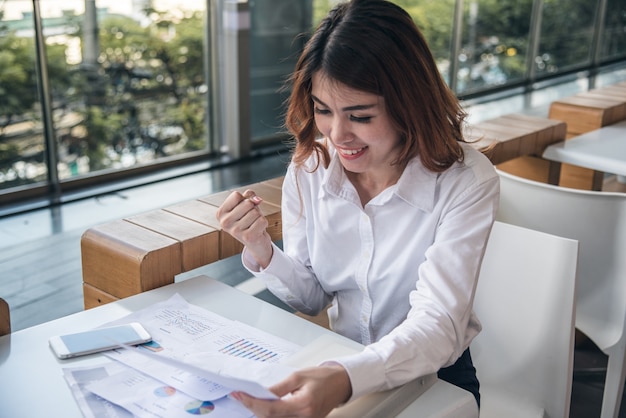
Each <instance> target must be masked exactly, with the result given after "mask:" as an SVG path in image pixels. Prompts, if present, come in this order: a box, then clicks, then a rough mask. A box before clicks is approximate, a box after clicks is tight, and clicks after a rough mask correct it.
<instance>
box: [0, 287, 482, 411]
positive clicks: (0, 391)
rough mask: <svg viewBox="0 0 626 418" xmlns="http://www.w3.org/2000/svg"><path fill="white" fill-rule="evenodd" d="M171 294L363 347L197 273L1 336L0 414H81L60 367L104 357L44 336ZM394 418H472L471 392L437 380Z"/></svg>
mask: <svg viewBox="0 0 626 418" xmlns="http://www.w3.org/2000/svg"><path fill="white" fill-rule="evenodd" d="M175 293H179V294H180V295H181V296H183V297H184V298H185V299H186V300H187V301H188V302H189V303H192V304H195V305H198V306H201V307H203V308H205V309H208V310H210V311H213V312H215V313H217V314H219V315H222V316H224V317H227V318H230V319H233V320H238V321H241V322H244V323H246V324H248V325H251V326H253V327H256V328H258V329H261V330H263V331H266V332H269V333H272V334H274V335H277V336H279V337H282V338H285V339H287V340H289V341H292V342H294V343H296V344H299V345H302V346H305V345H307V344H310V343H311V342H313V341H314V340H316V339H317V338H318V337H320V336H323V335H331V336H332V337H333V338H337V339H338V341H340V342H341V343H342V344H345V345H347V346H351V347H354V348H356V349H360V348H361V346H360V345H359V344H357V343H355V342H353V341H350V340H348V339H346V338H343V337H341V336H339V335H337V334H334V333H332V332H330V331H328V330H326V329H324V328H322V327H319V326H317V325H315V324H313V323H311V322H308V321H306V320H304V319H302V318H299V317H297V316H296V315H292V314H290V313H288V312H286V311H284V310H282V309H280V308H277V307H275V306H273V305H271V304H269V303H266V302H264V301H262V300H260V299H258V298H255V297H253V296H250V295H247V294H245V293H243V292H240V291H238V290H236V289H234V288H232V287H230V286H227V285H225V284H223V283H221V282H218V281H215V280H213V279H209V278H208V277H206V276H199V277H195V278H192V279H189V280H185V281H183V282H180V283H175V284H172V285H169V286H164V287H161V288H158V289H155V290H152V291H149V292H144V293H141V294H139V295H136V296H132V297H129V298H126V299H123V300H120V301H118V302H114V303H110V304H107V305H104V306H100V307H98V308H94V309H90V310H87V311H83V312H79V313H76V314H73V315H69V316H66V317H64V318H61V319H57V320H54V321H50V322H47V323H45V324H41V325H37V326H34V327H31V328H27V329H23V330H20V331H17V332H14V333H13V334H10V335H5V336H3V337H0V415H2V416H3V417H4V416H7V417H11V418H31V417H48V416H49V417H63V418H79V417H82V414H81V412H80V409H79V408H78V406H77V404H76V402H75V401H74V398H73V396H72V393H71V391H70V389H69V387H68V386H67V384H66V382H65V380H64V378H63V374H62V368H63V367H75V366H90V365H95V364H99V363H102V362H105V361H108V360H107V359H106V358H105V357H103V356H102V355H99V354H94V355H91V356H85V357H82V358H76V359H70V360H58V359H57V358H56V357H55V356H54V354H53V353H52V351H50V349H49V348H48V338H50V337H51V336H53V335H57V334H64V333H69V332H77V331H81V330H84V329H86V328H91V327H96V326H99V325H102V324H104V323H107V322H110V321H112V320H115V319H118V318H121V317H123V316H126V315H128V314H129V313H131V312H134V311H137V310H139V309H142V308H144V307H146V306H149V305H151V304H154V303H156V302H160V301H163V300H165V299H168V298H169V297H170V296H172V295H174V294H175ZM398 416H399V417H403V418H413V417H417V416H419V417H433V418H434V417H438V418H445V417H450V418H452V417H454V418H464V417H468V418H470V417H477V416H478V411H477V408H476V403H475V401H474V398H473V396H472V395H471V394H470V393H469V392H466V391H464V390H462V389H459V388H457V387H456V386H453V385H450V384H448V383H446V382H443V381H440V380H438V381H437V382H436V383H435V384H434V385H433V386H431V387H430V388H429V389H428V390H426V392H425V393H424V394H422V396H420V397H419V398H418V399H417V400H415V401H414V402H413V403H412V404H410V405H409V406H408V407H407V408H406V409H405V410H404V411H403V412H402V413H401V414H400V415H398Z"/></svg>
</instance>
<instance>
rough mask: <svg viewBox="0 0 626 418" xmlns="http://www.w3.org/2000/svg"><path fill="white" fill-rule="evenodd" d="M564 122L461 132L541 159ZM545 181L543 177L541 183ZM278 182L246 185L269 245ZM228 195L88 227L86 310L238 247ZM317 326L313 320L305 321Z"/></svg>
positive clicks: (503, 153)
mask: <svg viewBox="0 0 626 418" xmlns="http://www.w3.org/2000/svg"><path fill="white" fill-rule="evenodd" d="M565 132H566V127H565V124H564V123H563V122H560V121H555V120H550V119H545V118H538V117H533V116H525V115H506V116H502V117H500V118H496V119H493V120H490V121H486V122H483V123H477V124H475V125H474V126H472V127H471V128H469V129H467V132H466V135H467V137H468V138H470V139H475V140H477V141H476V142H474V143H473V145H474V147H476V148H477V149H478V150H480V151H481V152H483V153H485V155H487V157H489V158H490V160H491V161H492V162H493V163H494V164H504V163H506V162H508V161H513V160H516V159H519V158H520V157H532V158H535V159H539V156H540V155H541V154H542V152H543V150H544V148H545V147H546V146H547V145H549V144H551V143H554V142H559V141H562V140H564V139H565ZM545 180H546V181H548V180H549V179H548V178H547V177H546V179H545ZM282 182H283V177H278V178H275V179H271V180H267V181H262V182H258V183H255V184H250V185H246V186H243V187H240V188H238V189H235V190H239V191H241V192H243V191H244V190H246V189H253V190H255V192H256V193H257V194H258V195H260V196H261V197H262V198H263V203H262V204H261V205H260V208H261V211H262V212H263V214H264V215H265V216H266V217H267V218H268V220H269V226H268V232H269V234H270V236H271V237H272V239H273V240H275V241H277V240H280V239H281V238H282V224H281V212H280V211H281V187H282ZM231 192H232V190H227V191H223V192H219V193H214V194H211V195H208V196H203V197H200V198H197V199H193V200H190V201H186V202H181V203H178V204H175V205H171V206H168V207H165V208H162V209H159V210H155V211H150V212H147V213H143V214H139V215H135V216H129V217H127V218H124V219H119V220H115V221H113V222H108V223H105V224H102V225H97V226H95V227H93V228H89V229H88V230H87V231H85V233H84V234H83V236H82V238H81V256H82V269H83V292H84V306H85V309H89V308H92V307H95V306H99V305H102V304H104V303H109V302H111V301H114V300H118V299H120V298H124V297H127V296H131V295H133V294H137V293H140V292H144V291H146V290H150V289H154V288H157V287H160V286H164V285H166V284H170V283H173V282H174V277H175V276H176V275H178V274H180V273H183V272H186V271H189V270H192V269H195V268H197V267H200V266H203V265H206V264H209V263H212V262H214V261H217V260H221V259H225V258H227V257H230V256H232V255H235V254H238V253H240V252H241V251H242V245H241V244H240V243H239V242H238V241H236V240H235V239H234V238H233V237H231V236H230V235H229V234H227V233H226V232H224V231H222V230H221V227H220V225H219V223H218V221H217V219H216V217H215V214H216V211H217V209H218V207H219V206H220V205H221V204H222V202H223V201H224V199H226V197H227V196H228V195H229V194H230V193H231ZM311 319H313V320H318V318H311Z"/></svg>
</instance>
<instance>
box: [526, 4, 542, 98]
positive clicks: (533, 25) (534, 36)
mask: <svg viewBox="0 0 626 418" xmlns="http://www.w3.org/2000/svg"><path fill="white" fill-rule="evenodd" d="M542 11H543V0H535V1H533V8H532V12H531V16H530V34H529V35H530V40H529V49H528V56H527V57H526V74H527V75H528V83H527V91H530V90H532V89H533V84H534V83H535V81H536V79H537V67H536V66H535V58H536V57H537V56H538V55H539V44H540V42H541V22H542V18H543V13H542Z"/></svg>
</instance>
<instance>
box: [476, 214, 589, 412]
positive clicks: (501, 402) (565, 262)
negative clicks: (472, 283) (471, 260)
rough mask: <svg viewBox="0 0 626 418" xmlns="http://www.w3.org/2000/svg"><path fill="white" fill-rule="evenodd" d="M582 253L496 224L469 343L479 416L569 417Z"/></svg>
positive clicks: (569, 243) (557, 240)
mask: <svg viewBox="0 0 626 418" xmlns="http://www.w3.org/2000/svg"><path fill="white" fill-rule="evenodd" d="M577 255H578V243H577V242H576V241H575V240H570V239H566V238H562V237H557V236H553V235H549V234H545V233H542V232H538V231H533V230H530V229H526V228H522V227H518V226H515V225H510V224H506V223H501V222H496V223H495V224H494V226H493V229H492V231H491V235H490V237H489V242H488V244H487V249H486V252H485V257H484V259H483V264H482V267H481V271H480V277H479V280H478V287H477V289H476V298H475V301H474V310H475V311H476V314H477V315H478V318H479V320H480V321H481V323H482V325H483V330H482V331H481V332H480V334H478V336H477V337H476V338H475V339H474V341H473V342H472V344H471V350H472V358H473V360H474V364H475V366H476V370H477V374H478V379H479V381H480V385H481V388H480V389H481V417H509V418H511V417H524V416H525V417H529V416H544V413H545V416H549V417H551V418H567V417H568V416H569V405H570V398H571V387H572V368H573V358H574V308H575V303H574V300H575V287H576V264H577Z"/></svg>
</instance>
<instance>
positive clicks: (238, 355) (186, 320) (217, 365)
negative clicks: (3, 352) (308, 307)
mask: <svg viewBox="0 0 626 418" xmlns="http://www.w3.org/2000/svg"><path fill="white" fill-rule="evenodd" d="M128 322H140V323H141V324H142V325H143V326H144V328H146V330H147V331H148V332H149V333H150V335H151V336H152V341H151V342H150V343H147V344H143V345H141V346H138V347H137V348H127V349H117V350H113V351H109V352H105V353H104V355H105V356H106V357H108V358H109V359H111V360H114V361H113V363H115V364H117V365H119V366H122V368H123V370H122V371H120V372H119V373H107V374H102V376H101V378H99V379H92V380H91V381H90V382H89V383H88V384H85V385H82V386H80V387H77V389H76V390H75V391H74V396H75V398H76V399H77V402H78V404H79V406H81V409H83V411H84V410H85V409H87V408H86V407H85V402H83V401H79V398H81V397H82V398H83V400H84V399H85V398H90V397H91V395H90V394H96V395H98V396H99V397H101V398H102V400H103V401H104V400H106V401H108V402H111V403H112V404H115V405H118V406H120V407H122V408H124V410H126V411H130V412H131V413H132V414H133V415H135V416H139V417H160V416H163V417H177V416H178V413H179V412H180V411H181V408H182V409H185V408H184V406H188V405H192V403H193V402H196V403H198V402H199V404H198V405H199V406H198V408H200V409H201V410H202V411H205V412H203V413H206V411H208V410H209V409H210V408H213V409H210V410H211V413H212V416H213V417H216V418H217V417H220V416H224V417H239V416H242V417H248V416H250V413H249V411H247V410H245V408H243V407H242V406H241V404H240V403H238V402H236V401H234V400H232V399H230V398H229V397H228V394H229V393H230V392H232V391H245V392H247V393H250V394H251V395H253V396H257V397H260V398H268V399H272V398H276V396H275V395H274V394H273V393H272V392H270V391H269V389H267V388H268V387H270V386H271V385H273V384H274V383H277V382H279V381H280V380H282V379H284V378H285V377H286V376H287V375H288V374H289V373H291V372H292V370H293V369H292V368H289V367H287V366H283V365H281V364H279V362H280V361H282V360H284V359H285V358H288V357H290V356H291V355H292V354H294V353H295V352H297V351H298V350H300V346H298V345H297V344H293V343H291V342H289V341H286V340H284V339H282V338H279V337H276V336H274V335H271V334H268V333H266V332H263V331H260V330H258V329H256V328H253V327H250V326H248V325H246V324H243V323H241V322H238V321H233V320H230V319H227V318H224V317H222V316H220V315H217V314H215V313H213V312H210V311H208V310H206V309H203V308H201V307H199V306H195V305H191V304H189V303H188V302H187V301H185V300H184V299H183V298H182V297H181V296H180V295H174V296H172V297H171V298H170V299H168V300H166V301H163V302H160V303H157V304H154V305H152V306H150V307H147V308H145V309H142V310H140V311H137V312H134V313H132V314H130V315H128V316H126V317H124V318H122V319H120V320H117V321H113V322H110V323H108V324H106V325H107V326H111V325H116V324H122V323H128ZM118 371H119V370H118ZM66 373H69V371H66ZM129 388H132V390H129ZM158 411H161V413H162V415H159V412H158ZM218 411H221V412H218ZM84 413H85V412H84ZM189 413H191V412H187V416H188V414H189ZM222 414H223V415H222ZM85 415H86V416H87V414H85Z"/></svg>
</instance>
